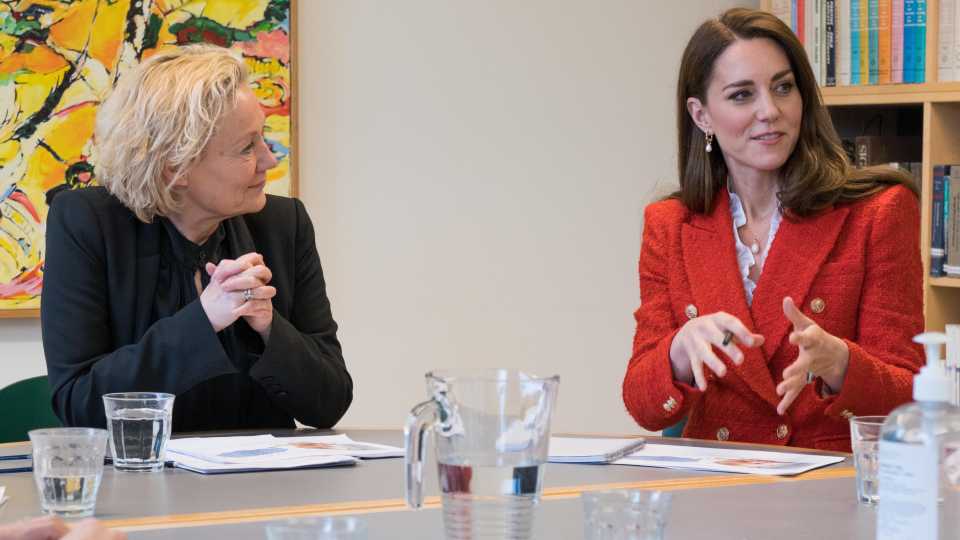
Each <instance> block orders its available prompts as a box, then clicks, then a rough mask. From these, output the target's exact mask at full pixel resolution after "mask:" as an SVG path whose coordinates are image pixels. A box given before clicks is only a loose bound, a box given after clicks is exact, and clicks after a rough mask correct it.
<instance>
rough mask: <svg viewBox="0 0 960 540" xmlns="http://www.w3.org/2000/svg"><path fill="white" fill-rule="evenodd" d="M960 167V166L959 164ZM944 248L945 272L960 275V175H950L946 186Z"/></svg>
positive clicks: (954, 275)
mask: <svg viewBox="0 0 960 540" xmlns="http://www.w3.org/2000/svg"><path fill="white" fill-rule="evenodd" d="M958 167H960V166H958ZM943 192H944V207H945V209H946V210H945V211H944V249H945V250H946V255H945V261H946V262H944V264H943V272H944V273H945V274H946V275H947V276H949V277H960V175H957V177H956V178H954V177H953V176H951V177H950V181H949V183H947V184H946V185H945V186H944V190H943Z"/></svg>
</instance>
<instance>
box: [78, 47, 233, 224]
mask: <svg viewBox="0 0 960 540" xmlns="http://www.w3.org/2000/svg"><path fill="white" fill-rule="evenodd" d="M248 77H249V74H248V71H247V68H246V65H245V64H244V63H243V60H242V59H241V58H240V57H239V56H238V55H237V54H235V53H234V52H232V51H230V50H229V49H224V48H222V47H217V46H213V45H189V46H186V47H180V48H177V49H171V50H169V51H164V52H161V53H159V54H157V55H155V56H153V57H151V58H150V59H149V60H147V61H146V62H144V63H143V64H141V65H140V66H139V67H137V69H136V70H134V71H132V72H131V73H129V74H127V75H126V76H124V77H123V78H121V80H120V82H119V83H118V84H117V86H116V87H115V88H114V90H113V92H112V93H111V94H110V95H109V97H107V99H106V101H105V102H104V103H103V104H102V105H101V107H100V110H99V112H98V113H97V120H96V125H95V128H94V145H95V148H96V174H97V178H98V180H99V181H100V183H101V184H102V185H103V186H104V187H106V189H107V191H109V192H110V193H111V194H113V195H114V196H115V197H117V198H118V199H120V201H121V202H122V203H123V204H124V205H125V206H126V207H127V208H129V209H130V210H131V211H132V212H133V213H134V214H136V216H137V217H138V218H139V219H140V220H142V221H144V222H147V223H149V222H151V221H153V218H154V217H155V216H157V215H169V214H171V213H175V212H176V211H177V209H178V208H179V205H180V201H179V200H178V197H177V195H176V193H175V192H174V191H173V189H172V187H173V185H174V183H175V182H176V181H177V180H179V179H180V178H181V177H183V176H184V174H186V173H187V171H188V170H189V169H190V167H191V166H192V165H193V164H194V163H196V162H197V160H199V159H200V157H201V156H202V155H203V151H204V148H206V146H207V143H208V142H209V141H210V139H211V137H213V135H214V133H216V131H217V126H218V124H219V123H220V120H221V119H222V118H223V117H224V115H226V114H227V113H228V112H229V111H230V110H232V108H233V107H234V106H235V104H236V100H237V93H238V91H239V90H240V89H241V88H243V87H244V86H245V85H247V84H248Z"/></svg>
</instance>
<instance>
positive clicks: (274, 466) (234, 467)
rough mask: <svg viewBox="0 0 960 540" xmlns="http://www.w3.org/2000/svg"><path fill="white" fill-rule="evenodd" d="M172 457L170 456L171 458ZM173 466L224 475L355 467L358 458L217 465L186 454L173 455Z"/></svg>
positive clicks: (322, 457) (265, 461)
mask: <svg viewBox="0 0 960 540" xmlns="http://www.w3.org/2000/svg"><path fill="white" fill-rule="evenodd" d="M169 457H170V456H168V458H169ZM172 457H173V464H174V466H175V467H178V468H180V469H186V470H188V471H193V472H198V473H201V474H223V473H240V472H258V471H282V470H289V469H315V468H320V467H340V466H345V465H346V466H349V465H355V464H356V463H357V461H359V460H358V459H357V458H352V457H350V456H310V457H297V458H288V459H277V460H272V461H270V460H264V461H259V462H254V463H250V462H248V463H216V462H213V461H207V460H205V459H200V458H196V457H193V456H188V455H184V454H173V455H172Z"/></svg>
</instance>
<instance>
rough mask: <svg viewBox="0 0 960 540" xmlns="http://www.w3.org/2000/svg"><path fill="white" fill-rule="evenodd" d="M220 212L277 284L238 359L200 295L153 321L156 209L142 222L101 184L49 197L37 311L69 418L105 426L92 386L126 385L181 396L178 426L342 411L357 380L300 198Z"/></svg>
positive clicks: (310, 418)
mask: <svg viewBox="0 0 960 540" xmlns="http://www.w3.org/2000/svg"><path fill="white" fill-rule="evenodd" d="M229 221H230V226H231V230H232V231H234V233H235V234H236V237H237V238H239V239H240V243H241V244H242V248H243V249H242V252H249V251H257V252H258V253H261V254H262V255H263V258H264V261H265V263H266V265H267V266H268V267H269V268H270V270H271V271H272V272H273V280H272V281H271V285H273V286H275V287H276V289H277V295H276V296H275V297H274V298H273V308H274V314H273V326H272V327H271V330H270V340H269V342H268V343H267V345H266V347H265V348H264V347H263V345H262V342H261V343H259V350H256V349H257V348H250V349H249V350H243V351H241V353H240V354H243V355H246V357H245V358H239V359H238V358H230V357H228V355H227V353H226V352H225V350H224V348H223V346H222V345H221V343H220V340H219V339H218V338H217V334H216V333H215V332H214V331H213V327H212V326H211V325H210V322H209V320H208V319H207V316H206V314H205V313H204V311H203V308H202V307H201V305H200V301H199V299H198V300H195V301H193V302H191V303H189V304H187V305H186V306H184V307H183V308H182V309H181V310H180V311H178V312H177V313H175V314H174V315H172V316H170V317H165V318H162V319H159V320H153V319H154V315H153V304H154V296H155V294H156V287H157V272H158V268H159V266H160V256H159V245H160V239H161V236H160V235H163V234H166V232H165V231H164V230H163V226H162V225H161V224H160V223H159V222H157V221H154V222H153V223H149V224H148V223H143V222H142V221H140V220H138V219H137V218H136V216H134V214H133V213H132V212H130V210H128V209H127V208H126V207H125V206H123V204H122V203H120V201H119V200H118V199H116V198H115V197H113V196H111V195H109V194H108V193H107V191H106V190H104V189H103V188H100V187H92V188H84V189H79V190H75V191H68V192H64V193H61V194H59V195H58V196H57V197H56V199H55V200H54V201H53V204H52V206H51V207H50V213H49V216H48V219H47V255H46V263H45V268H44V286H43V297H42V302H41V310H40V312H41V324H42V329H43V348H44V353H45V355H46V361H47V371H48V374H49V377H50V385H51V390H52V393H53V409H54V411H55V412H56V413H57V415H58V416H59V417H60V419H61V420H63V422H64V423H65V424H66V425H70V426H101V427H102V426H104V425H105V424H106V420H105V417H104V412H103V402H102V399H101V397H102V396H103V394H106V393H109V392H127V391H151V392H169V393H171V394H175V395H177V400H176V401H175V402H174V421H173V424H174V426H173V427H174V430H176V431H187V430H203V429H231V428H272V427H293V425H294V423H293V419H294V418H296V419H297V420H299V421H300V422H302V423H304V424H308V425H311V426H315V427H323V428H325V427H330V426H332V425H334V424H335V423H336V422H337V421H338V420H339V419H340V417H341V416H343V414H344V413H345V412H346V410H347V407H348V406H349V405H350V402H351V401H352V399H353V382H352V380H351V378H350V374H349V373H347V369H346V365H345V364H344V361H343V354H342V352H341V348H340V343H339V341H338V340H337V325H336V323H335V322H334V320H333V316H332V314H331V312H330V303H329V301H328V300H327V295H326V287H325V284H324V280H323V271H322V269H321V267H320V257H319V256H318V254H317V250H316V245H315V243H314V232H313V225H312V224H311V222H310V218H309V217H308V216H307V213H306V209H305V208H304V207H303V203H301V202H300V201H299V200H296V199H291V198H285V197H275V196H270V195H268V196H267V203H266V206H265V207H264V208H263V210H261V211H260V212H258V213H256V214H248V215H245V216H241V217H236V218H232V219H231V220H229ZM234 324H244V325H245V324H246V322H245V321H243V320H238V321H237V322H236V323H234ZM235 356H236V355H235Z"/></svg>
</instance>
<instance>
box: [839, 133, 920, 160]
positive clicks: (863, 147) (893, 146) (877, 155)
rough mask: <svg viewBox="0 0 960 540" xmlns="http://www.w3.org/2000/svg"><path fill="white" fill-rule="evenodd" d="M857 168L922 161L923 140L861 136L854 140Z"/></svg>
mask: <svg viewBox="0 0 960 540" xmlns="http://www.w3.org/2000/svg"><path fill="white" fill-rule="evenodd" d="M854 144H855V148H856V150H855V156H856V161H855V162H854V164H855V165H856V166H857V167H868V166H870V165H881V164H883V163H890V162H892V161H898V162H899V161H905V162H912V161H922V154H923V140H922V139H921V138H920V137H915V136H904V135H861V136H859V137H856V138H855V139H854Z"/></svg>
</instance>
